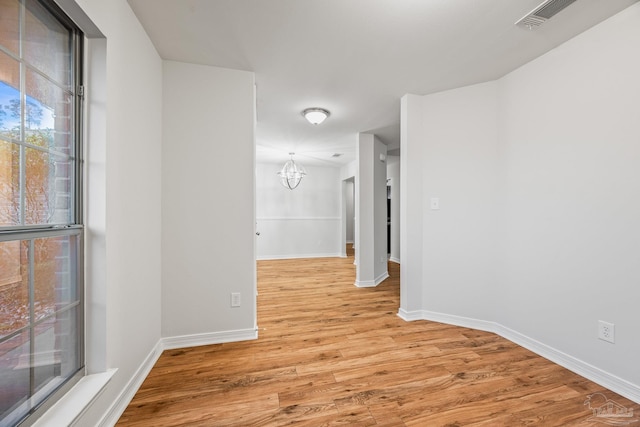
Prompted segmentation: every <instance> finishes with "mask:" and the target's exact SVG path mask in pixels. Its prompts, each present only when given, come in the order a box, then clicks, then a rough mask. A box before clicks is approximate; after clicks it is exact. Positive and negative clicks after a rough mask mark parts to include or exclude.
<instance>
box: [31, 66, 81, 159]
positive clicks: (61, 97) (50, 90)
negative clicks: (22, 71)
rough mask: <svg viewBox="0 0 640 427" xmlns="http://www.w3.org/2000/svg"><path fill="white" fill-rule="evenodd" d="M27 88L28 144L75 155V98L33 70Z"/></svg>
mask: <svg viewBox="0 0 640 427" xmlns="http://www.w3.org/2000/svg"><path fill="white" fill-rule="evenodd" d="M26 86H27V100H26V106H25V123H24V125H25V134H26V136H25V138H26V140H27V142H28V143H30V144H33V145H37V146H39V147H45V148H48V149H52V150H57V151H60V152H62V153H65V154H71V151H72V148H73V147H72V139H71V130H72V118H71V115H72V113H73V108H72V102H73V98H72V96H71V94H70V93H69V92H66V91H64V90H63V89H61V88H60V87H59V86H57V85H55V84H53V83H51V82H50V81H48V80H47V79H45V78H44V77H42V76H41V75H39V74H37V73H35V72H34V71H32V70H28V71H27V73H26Z"/></svg>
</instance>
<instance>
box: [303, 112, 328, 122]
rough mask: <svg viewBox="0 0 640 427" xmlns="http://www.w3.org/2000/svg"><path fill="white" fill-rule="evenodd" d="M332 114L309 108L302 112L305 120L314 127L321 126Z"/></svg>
mask: <svg viewBox="0 0 640 427" xmlns="http://www.w3.org/2000/svg"><path fill="white" fill-rule="evenodd" d="M330 114H331V113H329V111H327V110H325V109H324V108H307V109H306V110H304V111H303V112H302V115H303V116H304V118H305V119H307V121H308V122H309V123H311V124H312V125H319V124H320V123H322V122H324V119H326V118H327V117H329V115H330Z"/></svg>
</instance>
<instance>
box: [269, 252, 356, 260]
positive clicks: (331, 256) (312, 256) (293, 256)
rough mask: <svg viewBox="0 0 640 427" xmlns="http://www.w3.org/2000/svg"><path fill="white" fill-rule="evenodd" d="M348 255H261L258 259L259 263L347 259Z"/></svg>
mask: <svg viewBox="0 0 640 427" xmlns="http://www.w3.org/2000/svg"><path fill="white" fill-rule="evenodd" d="M345 257H346V254H345V255H343V254H341V253H332V254H292V255H260V256H258V257H257V260H258V261H269V260H274V259H300V258H345Z"/></svg>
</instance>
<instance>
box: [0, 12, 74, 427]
mask: <svg viewBox="0 0 640 427" xmlns="http://www.w3.org/2000/svg"><path fill="white" fill-rule="evenodd" d="M82 39H83V36H82V34H81V33H80V31H79V30H78V29H77V27H75V25H74V24H73V23H72V22H71V21H70V20H69V19H68V18H67V17H66V16H65V15H64V14H63V13H62V12H61V11H60V10H59V9H58V8H57V6H56V5H55V4H54V3H53V1H52V0H0V425H2V426H5V425H7V426H13V425H18V424H20V423H22V422H23V421H24V420H25V419H28V418H29V417H31V416H34V415H35V416H37V415H38V413H40V412H43V411H44V410H46V409H47V408H48V407H49V406H51V404H52V403H53V402H55V400H56V399H57V398H58V397H59V396H61V395H62V394H63V393H64V392H66V390H68V389H69V388H70V387H71V386H72V385H73V384H74V383H75V382H76V381H77V380H78V379H80V377H81V376H82V375H84V343H83V335H84V326H83V325H84V314H83V312H84V302H83V271H82V265H83V227H82V200H81V194H82V192H81V178H82V173H81V166H82V164H81V163H82V162H81V143H80V139H79V137H80V134H81V132H80V131H79V129H80V125H81V108H80V103H81V96H80V95H81V93H79V92H80V88H81V84H82V81H81V64H82V60H81V52H82Z"/></svg>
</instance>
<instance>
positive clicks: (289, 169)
mask: <svg viewBox="0 0 640 427" xmlns="http://www.w3.org/2000/svg"><path fill="white" fill-rule="evenodd" d="M294 154H296V153H289V156H291V158H290V160H289V161H287V163H285V164H284V166H283V167H282V170H281V171H280V172H278V175H280V182H281V183H282V186H283V187H284V188H288V189H289V190H293V189H294V188H296V187H297V186H298V185H300V181H302V178H304V176H305V175H306V174H307V171H306V170H304V167H303V166H302V165H300V164H297V163H296V162H294V161H293V156H294Z"/></svg>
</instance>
